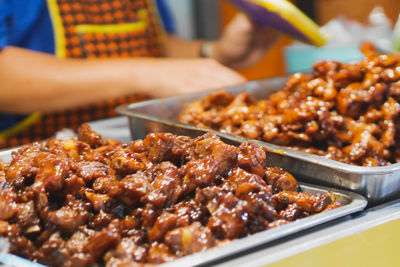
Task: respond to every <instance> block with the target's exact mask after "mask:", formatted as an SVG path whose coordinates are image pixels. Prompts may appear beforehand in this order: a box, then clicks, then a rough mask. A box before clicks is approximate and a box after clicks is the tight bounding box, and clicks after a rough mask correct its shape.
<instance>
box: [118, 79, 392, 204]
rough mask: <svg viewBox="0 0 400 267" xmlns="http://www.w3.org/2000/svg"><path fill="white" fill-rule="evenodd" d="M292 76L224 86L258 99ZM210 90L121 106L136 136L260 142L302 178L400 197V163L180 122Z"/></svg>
mask: <svg viewBox="0 0 400 267" xmlns="http://www.w3.org/2000/svg"><path fill="white" fill-rule="evenodd" d="M287 78H288V76H282V77H276V78H271V79H264V80H259V81H253V82H249V83H246V84H243V85H239V86H234V87H229V88H224V90H226V91H228V92H231V93H233V94H238V93H239V92H242V91H247V92H249V94H250V95H251V96H252V97H254V98H255V99H263V98H266V97H268V96H269V95H270V94H271V93H273V92H276V91H278V90H281V89H282V88H283V86H284V84H285V83H286V80H287ZM210 92H211V91H209V92H202V93H197V94H189V95H182V96H178V97H170V98H164V99H156V100H149V101H145V102H140V103H136V104H131V105H124V106H120V107H118V108H117V112H118V113H119V114H122V115H126V116H128V117H129V121H130V128H131V134H132V138H133V139H137V138H144V137H145V136H146V135H147V134H148V133H149V132H171V133H175V134H180V135H189V136H197V135H199V134H201V133H204V132H213V133H215V134H217V135H219V136H221V137H223V138H224V139H225V140H232V141H239V142H245V141H247V142H249V141H251V142H256V143H258V144H261V145H262V146H264V147H266V148H267V149H268V151H269V152H268V159H269V161H268V164H270V165H273V166H279V167H282V168H283V169H285V170H286V171H289V172H291V173H293V174H294V175H295V176H296V177H298V179H300V180H301V181H306V182H309V183H313V184H321V185H326V186H332V187H337V188H342V189H345V190H351V191H354V192H357V193H360V194H362V195H364V196H365V197H367V199H368V201H369V202H370V204H371V205H375V204H378V203H382V202H385V201H389V200H391V199H394V198H397V197H400V163H398V164H393V165H390V166H385V167H361V166H354V165H350V164H346V163H342V162H338V161H334V160H331V159H327V158H324V157H320V156H316V155H312V154H307V153H304V152H299V151H295V150H292V149H288V148H285V147H281V146H276V145H272V144H269V143H266V142H260V141H256V140H251V139H246V138H243V137H239V136H234V135H230V134H224V133H219V132H216V131H214V130H210V129H204V128H199V127H196V126H193V125H188V124H183V123H179V122H177V117H178V114H179V113H180V112H181V111H182V110H183V109H184V108H185V107H186V106H187V105H188V104H189V103H191V102H193V101H195V100H198V99H200V98H201V97H203V96H204V95H206V94H209V93H210Z"/></svg>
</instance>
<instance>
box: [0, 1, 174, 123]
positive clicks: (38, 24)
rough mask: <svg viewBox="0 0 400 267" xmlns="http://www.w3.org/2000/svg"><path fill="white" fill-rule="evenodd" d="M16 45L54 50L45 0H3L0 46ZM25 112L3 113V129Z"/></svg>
mask: <svg viewBox="0 0 400 267" xmlns="http://www.w3.org/2000/svg"><path fill="white" fill-rule="evenodd" d="M157 7H158V11H159V13H160V16H161V18H162V20H163V23H164V27H165V29H166V31H167V32H173V30H174V24H173V21H172V19H171V16H170V12H169V10H168V7H167V6H166V5H165V2H164V0H157ZM6 46H17V47H21V48H26V49H30V50H35V51H40V52H44V53H49V54H54V33H53V27H52V23H51V20H50V15H49V11H48V8H47V3H46V0H0V50H1V49H3V48H4V47H6ZM22 118H24V116H15V115H9V114H1V113H0V131H1V130H4V129H7V128H9V127H11V126H13V125H15V124H16V123H18V122H19V121H20V120H21V119H22Z"/></svg>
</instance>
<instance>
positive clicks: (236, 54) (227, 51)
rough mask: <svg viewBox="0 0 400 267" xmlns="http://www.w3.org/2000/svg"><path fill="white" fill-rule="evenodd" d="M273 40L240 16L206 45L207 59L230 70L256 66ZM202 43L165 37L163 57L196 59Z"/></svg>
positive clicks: (270, 33)
mask: <svg viewBox="0 0 400 267" xmlns="http://www.w3.org/2000/svg"><path fill="white" fill-rule="evenodd" d="M276 40H277V33H276V32H274V31H273V30H271V29H267V28H263V27H258V26H257V25H255V24H253V23H252V22H251V21H250V19H249V18H248V17H247V16H245V15H244V14H242V13H239V14H238V15H237V16H236V17H235V18H234V19H232V21H231V22H230V23H229V24H228V25H227V26H226V28H225V29H224V32H223V33H222V36H221V38H220V39H218V40H216V41H213V42H211V43H209V44H208V46H209V47H207V48H208V49H206V50H207V51H206V52H208V55H206V56H208V57H210V58H213V59H215V60H217V61H218V62H220V63H222V64H224V65H226V66H228V67H230V68H234V69H243V68H246V67H250V66H252V65H254V64H256V63H258V62H259V61H260V60H261V59H262V58H263V57H264V55H265V53H266V52H267V51H268V49H269V48H270V46H271V45H272V44H273V43H274V42H275V41H276ZM202 45H203V41H197V40H196V41H186V40H181V39H179V38H177V37H174V36H172V35H170V36H168V42H167V49H166V54H167V57H199V56H200V54H201V50H202Z"/></svg>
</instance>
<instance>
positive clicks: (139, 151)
mask: <svg viewBox="0 0 400 267" xmlns="http://www.w3.org/2000/svg"><path fill="white" fill-rule="evenodd" d="M215 101H217V99H214V100H213V102H212V103H218V105H223V104H226V103H225V102H223V101H222V102H218V101H217V102H215ZM241 101H242V102H243V101H244V102H246V103H248V102H249V99H248V98H244V99H242V100H241ZM392 105H393V102H392V101H391V102H390V103H388V107H387V110H385V111H384V112H383V115H382V116H384V117H385V118H386V119H390V118H391V117H393V116H396V114H397V113H396V112H395V111H391V110H390V107H391V106H392ZM235 112H236V111H235ZM354 127H358V126H354ZM385 129H387V130H388V131H391V130H390V129H389V125H388V126H387V128H385ZM360 131H361V132H362V129H361V128H360ZM387 135H388V137H387V138H388V142H389V141H390V138H392V137H391V135H390V134H389V133H388V134H387ZM265 152H266V151H265V150H264V149H263V148H262V147H261V146H259V145H255V144H242V145H240V146H238V147H236V146H232V145H228V144H226V143H224V142H222V141H221V140H220V139H219V138H218V137H216V136H214V135H211V134H207V135H204V136H200V137H198V138H195V139H191V138H189V137H183V136H175V135H173V134H166V133H153V134H150V135H149V136H148V137H147V138H145V139H144V140H136V141H134V142H132V143H131V144H130V145H129V146H128V145H124V144H120V143H116V142H112V141H110V140H106V139H103V138H102V137H101V136H100V135H99V134H97V133H95V132H93V131H92V130H91V129H90V127H88V126H87V125H83V126H82V128H81V131H80V132H79V134H78V140H75V139H67V140H59V139H50V140H48V141H46V142H43V143H35V144H31V145H26V146H24V147H23V148H21V149H20V150H18V151H17V152H15V153H13V160H12V161H11V163H9V164H7V163H0V236H3V237H5V238H7V239H8V240H9V242H10V252H11V253H14V254H17V255H20V256H22V257H25V258H28V259H30V260H33V261H37V262H40V263H43V264H46V265H49V266H144V265H153V264H160V263H164V262H168V261H172V260H175V259H177V258H179V257H182V256H185V255H188V254H192V253H196V252H200V251H204V250H206V249H209V248H212V247H214V246H223V245H224V244H227V243H229V242H231V241H232V240H235V239H237V238H242V237H245V236H247V235H249V234H253V233H257V232H260V231H263V230H266V229H269V228H273V227H277V226H279V225H282V224H285V223H288V222H291V221H294V220H297V219H299V218H303V217H306V216H309V215H312V214H315V213H319V212H322V211H324V210H328V209H333V208H337V207H340V204H339V203H337V202H334V201H332V199H331V197H330V195H329V194H327V195H324V194H318V195H312V194H305V193H301V192H298V186H297V181H296V179H295V178H294V177H293V176H292V175H290V174H289V173H287V172H286V171H284V170H282V169H280V168H273V167H268V168H267V167H266V163H267V158H266V153H265Z"/></svg>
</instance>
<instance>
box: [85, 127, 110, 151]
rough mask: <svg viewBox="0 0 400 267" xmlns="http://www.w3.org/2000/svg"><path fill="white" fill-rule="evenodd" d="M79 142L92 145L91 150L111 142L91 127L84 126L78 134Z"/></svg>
mask: <svg viewBox="0 0 400 267" xmlns="http://www.w3.org/2000/svg"><path fill="white" fill-rule="evenodd" d="M78 140H79V141H81V142H84V143H87V144H89V145H90V147H91V148H98V147H100V146H106V145H108V144H109V142H108V141H107V140H106V139H104V138H103V137H102V136H101V135H100V134H98V133H96V132H95V131H93V130H92V129H91V128H90V126H89V125H87V124H82V125H81V127H80V129H79V132H78Z"/></svg>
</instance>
